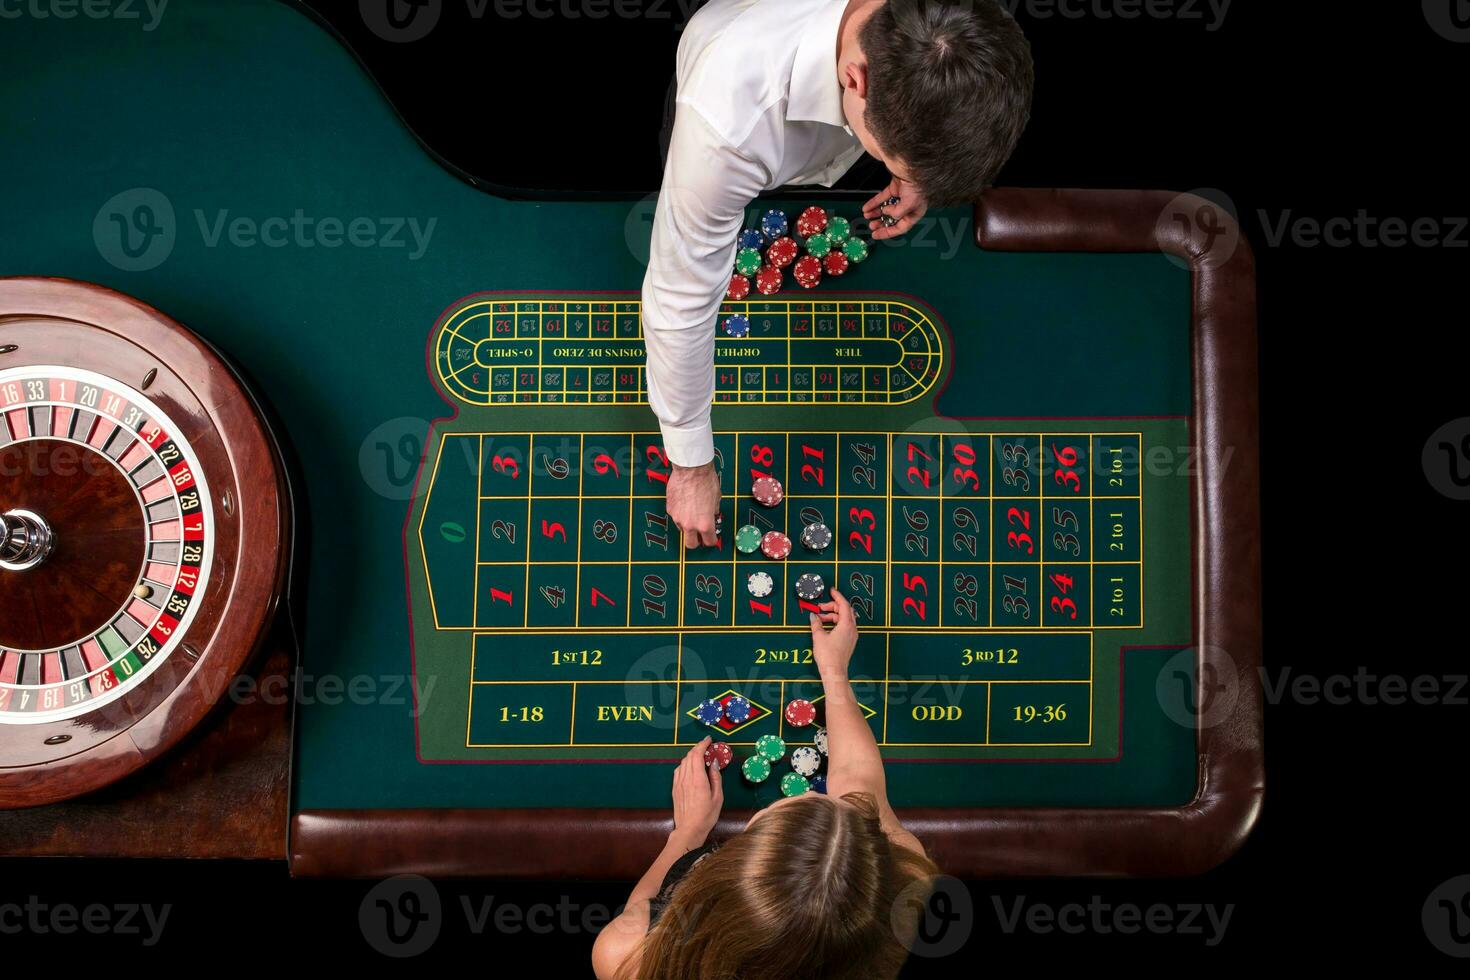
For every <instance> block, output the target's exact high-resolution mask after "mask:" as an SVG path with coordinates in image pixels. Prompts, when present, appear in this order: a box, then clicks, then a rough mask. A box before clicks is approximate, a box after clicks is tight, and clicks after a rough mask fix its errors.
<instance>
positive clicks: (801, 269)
mask: <svg viewBox="0 0 1470 980" xmlns="http://www.w3.org/2000/svg"><path fill="white" fill-rule="evenodd" d="M791 274H792V275H793V276H794V277H795V278H796V281H797V282H798V283H800V284H801V286H802V288H803V289H811V288H812V287H813V286H815V285H816V284H817V283H819V282H821V281H822V260H821V259H819V258H817V257H816V256H815V255H803V256H802V257H801V258H799V259H797V260H796V267H795V268H794V269H792V271H791Z"/></svg>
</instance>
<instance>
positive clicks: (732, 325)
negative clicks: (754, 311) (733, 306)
mask: <svg viewBox="0 0 1470 980" xmlns="http://www.w3.org/2000/svg"><path fill="white" fill-rule="evenodd" d="M725 333H727V334H729V335H730V336H732V337H749V336H750V317H748V316H746V315H745V314H744V313H736V314H734V315H733V316H731V317H730V318H729V319H728V320H726V321H725Z"/></svg>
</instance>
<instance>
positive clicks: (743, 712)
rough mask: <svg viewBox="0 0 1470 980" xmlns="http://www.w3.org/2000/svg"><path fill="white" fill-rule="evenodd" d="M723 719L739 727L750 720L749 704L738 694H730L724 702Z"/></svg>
mask: <svg viewBox="0 0 1470 980" xmlns="http://www.w3.org/2000/svg"><path fill="white" fill-rule="evenodd" d="M725 717H726V718H729V719H730V720H731V721H733V722H734V723H735V724H737V725H739V724H741V723H743V722H745V721H747V720H749V718H750V702H749V701H747V700H745V699H744V698H742V697H741V696H740V695H738V694H732V695H731V696H730V697H729V698H728V699H727V700H726V701H725Z"/></svg>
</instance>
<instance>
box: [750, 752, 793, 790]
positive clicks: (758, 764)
mask: <svg viewBox="0 0 1470 980" xmlns="http://www.w3.org/2000/svg"><path fill="white" fill-rule="evenodd" d="M740 772H741V773H742V774H743V775H744V776H745V778H746V779H748V780H750V781H751V782H752V783H763V782H765V780H766V777H767V776H769V775H770V774H771V763H770V762H769V761H767V760H766V758H765V757H764V756H759V755H753V756H751V757H750V758H749V759H746V760H745V761H744V762H742V763H740ZM788 775H793V776H794V775H796V774H795V773H788Z"/></svg>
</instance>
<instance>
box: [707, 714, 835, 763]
mask: <svg viewBox="0 0 1470 980" xmlns="http://www.w3.org/2000/svg"><path fill="white" fill-rule="evenodd" d="M813 714H814V715H815V709H813ZM734 761H735V750H734V749H732V748H730V746H728V745H726V744H725V743H724V742H711V743H709V747H708V748H706V749H705V750H704V764H705V765H707V766H710V765H717V766H719V767H720V768H721V769H724V768H725V767H726V766H728V765H729V764H730V763H731V762H734Z"/></svg>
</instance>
